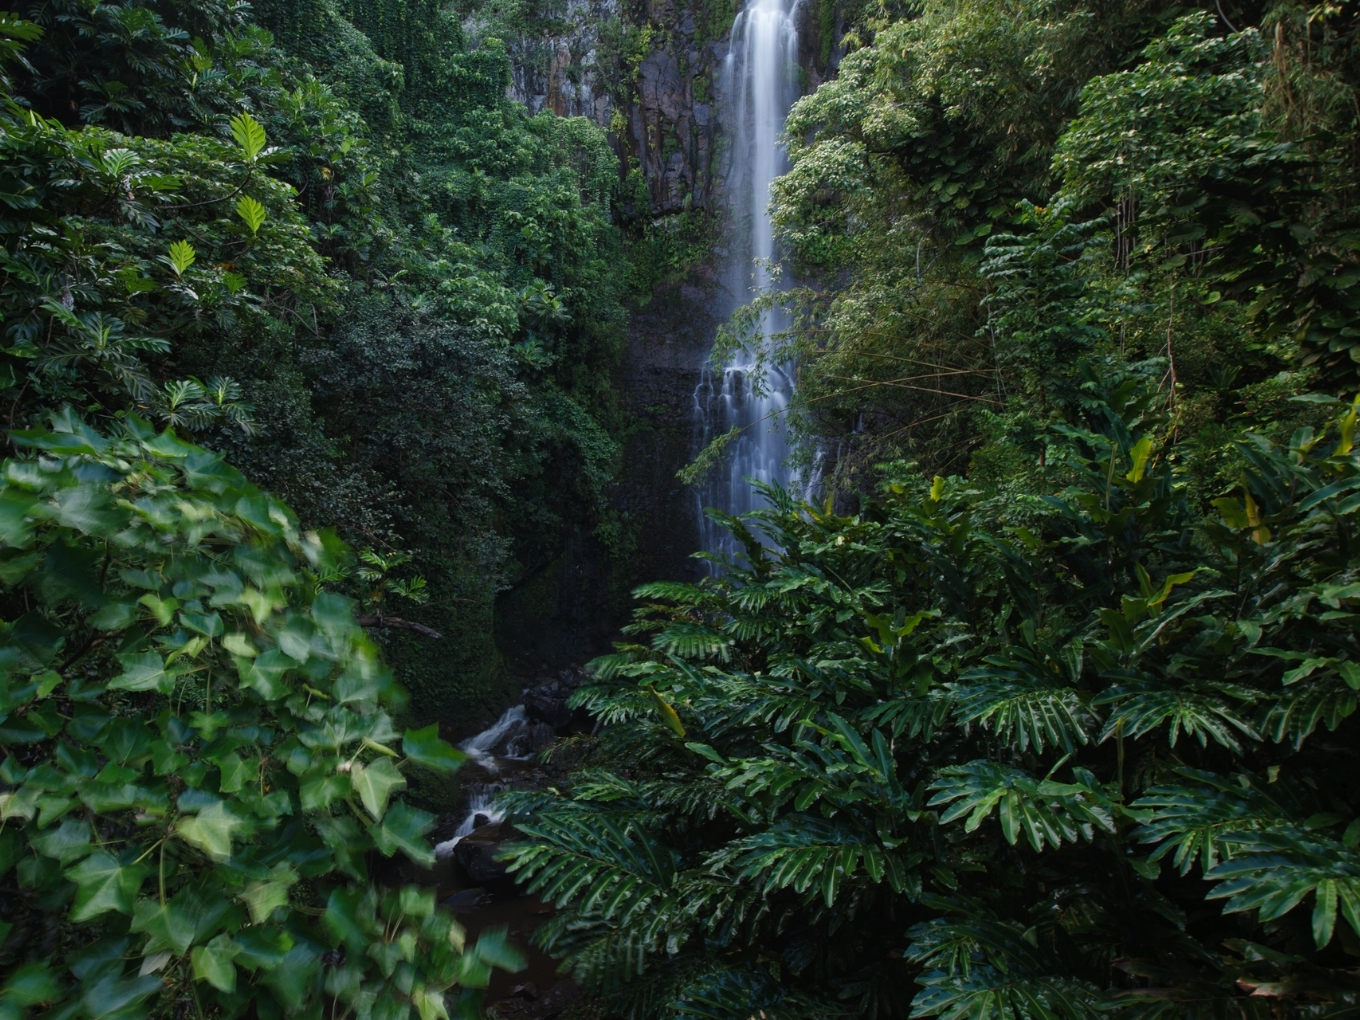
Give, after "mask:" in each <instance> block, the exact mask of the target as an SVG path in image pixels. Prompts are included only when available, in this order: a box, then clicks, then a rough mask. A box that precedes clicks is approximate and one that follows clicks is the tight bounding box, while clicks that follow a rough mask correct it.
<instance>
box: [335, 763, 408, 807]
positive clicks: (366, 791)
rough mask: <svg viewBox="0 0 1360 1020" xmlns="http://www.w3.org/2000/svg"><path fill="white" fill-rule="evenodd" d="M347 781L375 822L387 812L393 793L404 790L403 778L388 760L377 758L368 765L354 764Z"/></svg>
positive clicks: (404, 782) (404, 781) (404, 780)
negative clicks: (388, 802)
mask: <svg viewBox="0 0 1360 1020" xmlns="http://www.w3.org/2000/svg"><path fill="white" fill-rule="evenodd" d="M349 781H350V785H352V786H353V787H354V792H355V793H357V794H358V795H359V799H360V800H361V801H362V802H363V805H364V807H365V808H366V809H367V810H368V813H369V814H370V815H372V816H373V819H374V820H375V821H377V820H380V819H381V818H382V816H383V813H384V812H385V811H386V810H387V801H388V799H389V798H390V797H391V796H392V793H393V791H394V790H402V789H405V788H406V779H405V777H403V776H402V774H401V773H400V772H398V771H397V767H396V766H395V765H394V764H392V760H391V759H390V758H379V759H378V760H377V761H374V762H372V763H370V764H368V765H364V764H363V763H362V762H355V763H354V765H353V766H352V767H351V768H350V772H349Z"/></svg>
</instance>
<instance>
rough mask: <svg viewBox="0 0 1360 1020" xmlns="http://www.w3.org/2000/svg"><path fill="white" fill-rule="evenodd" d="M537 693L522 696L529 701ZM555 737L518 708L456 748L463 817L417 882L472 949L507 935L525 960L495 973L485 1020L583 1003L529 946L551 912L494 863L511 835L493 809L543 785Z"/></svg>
mask: <svg viewBox="0 0 1360 1020" xmlns="http://www.w3.org/2000/svg"><path fill="white" fill-rule="evenodd" d="M534 690H535V689H532V688H531V689H530V690H528V691H526V692H525V694H526V698H525V700H526V701H528V700H531V698H532V694H533V691H534ZM557 734H558V730H557V729H555V728H554V727H553V726H552V725H551V724H549V723H547V722H545V721H543V720H542V719H535V718H534V717H533V716H531V714H530V712H529V711H528V709H526V707H525V705H524V704H519V705H515V706H513V707H511V708H509V709H507V710H506V711H505V712H504V713H503V714H502V715H501V717H500V718H499V719H497V720H496V721H495V722H494V723H492V724H491V725H490V726H488V727H487V728H486V729H485V730H483V731H482V732H481V733H478V734H476V735H475V736H472V737H469V738H468V739H467V740H464V741H462V742H461V743H460V744H459V745H458V746H459V747H460V748H461V749H462V750H463V751H464V752H465V753H466V754H467V755H468V759H469V760H468V761H467V762H465V763H464V765H463V768H462V770H461V772H460V776H461V777H462V778H463V791H464V793H465V796H466V804H465V806H464V808H463V817H462V819H461V820H460V821H459V823H458V825H457V827H456V828H455V829H454V830H453V833H452V835H451V836H449V838H447V839H444V840H442V841H440V842H438V843H436V844H435V848H434V851H435V861H436V863H435V866H434V867H433V868H432V869H430V870H429V871H427V872H424V873H423V874H421V875H420V876H419V879H420V880H421V881H422V882H425V883H428V884H430V885H433V886H435V888H436V889H437V890H438V896H439V901H440V903H441V904H443V905H445V906H447V907H449V908H450V909H452V910H453V911H454V913H455V914H456V915H457V916H458V920H459V922H460V923H461V924H462V925H463V926H464V927H465V928H466V929H467V933H468V939H469V941H471V940H474V939H476V937H477V936H478V935H479V934H481V933H482V932H484V931H489V930H492V929H495V928H505V929H507V931H508V933H509V936H510V941H511V942H512V943H513V944H514V946H515V947H516V948H517V949H518V950H519V952H520V953H521V954H522V955H523V956H524V958H525V960H526V962H527V964H528V966H527V967H526V968H525V969H524V970H522V971H520V972H519V973H518V974H507V973H505V972H504V971H499V970H498V971H495V972H493V974H492V977H491V984H490V986H489V987H488V988H487V990H486V996H485V1000H484V1002H485V1009H486V1013H487V1015H488V1016H492V1017H498V1018H503V1020H549V1018H551V1017H555V1016H557V1015H558V1014H560V1013H561V1012H562V1011H563V1010H564V1009H565V1008H566V1007H567V1006H569V1005H570V1004H571V1003H572V1002H574V1001H575V1000H576V999H577V998H578V997H579V995H580V993H579V990H578V989H577V987H576V984H575V983H574V982H573V981H572V980H571V979H570V978H564V977H562V976H561V975H560V974H558V973H557V966H558V964H557V961H556V960H554V959H553V958H552V957H550V956H548V955H547V954H546V953H543V952H540V951H539V950H538V949H536V948H534V947H533V946H532V945H531V944H530V936H531V935H532V934H533V932H534V930H535V929H536V928H537V927H538V926H539V925H541V924H542V923H543V922H544V921H546V920H547V919H548V918H549V917H551V916H552V915H553V914H554V913H555V910H554V908H553V907H552V905H551V904H547V903H544V902H542V901H541V900H539V899H537V898H536V897H532V896H525V895H523V894H521V893H520V891H519V890H518V889H517V888H516V887H515V884H514V882H513V881H512V880H511V879H510V878H509V877H508V876H506V875H505V873H504V871H503V869H501V867H500V866H499V864H498V863H497V862H496V861H495V854H496V851H497V849H498V848H499V845H500V843H501V842H502V841H503V840H505V839H510V838H513V837H514V833H513V830H509V831H507V828H508V827H507V828H503V827H502V823H503V822H504V818H505V814H504V812H503V811H502V810H500V809H499V808H498V807H497V806H496V803H495V800H496V795H497V794H498V793H501V792H503V791H505V790H513V789H517V788H524V787H533V786H536V785H538V784H540V783H542V782H543V781H544V774H543V771H542V768H541V766H539V765H538V764H537V763H536V762H535V760H534V759H535V757H536V755H537V753H538V752H539V751H541V750H543V748H545V747H546V746H548V745H549V744H551V743H552V741H553V740H554V739H556V737H557ZM444 831H445V832H447V831H448V830H447V828H446V829H445V830H444ZM460 848H461V849H460Z"/></svg>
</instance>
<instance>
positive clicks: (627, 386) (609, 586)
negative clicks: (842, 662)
mask: <svg viewBox="0 0 1360 1020" xmlns="http://www.w3.org/2000/svg"><path fill="white" fill-rule="evenodd" d="M743 2H744V0H565V6H564V7H563V8H562V11H561V14H560V16H558V17H557V18H555V19H545V20H542V21H541V22H538V23H536V25H535V29H534V30H533V31H520V32H517V33H511V32H507V31H506V30H505V26H504V25H503V24H498V23H497V22H496V20H495V18H494V17H492V16H490V15H488V14H487V13H486V12H485V11H484V12H483V13H482V14H478V15H475V16H473V17H472V18H470V19H469V20H468V21H467V22H466V23H465V28H466V30H467V31H468V33H469V36H470V37H471V38H472V39H474V40H475V39H477V38H484V37H487V36H489V35H496V36H497V37H499V38H501V40H502V41H503V42H504V43H505V44H506V47H507V50H508V51H509V52H510V54H511V56H512V58H513V61H514V71H513V83H512V85H511V87H510V95H511V97H512V98H514V99H516V100H518V101H519V102H521V103H523V104H524V105H525V106H526V107H527V108H528V109H529V110H530V111H531V112H533V113H539V112H541V111H543V110H544V109H550V110H552V111H553V112H555V113H557V114H558V115H560V116H580V117H588V118H590V119H591V120H593V121H595V122H596V123H597V124H599V125H600V126H601V127H603V128H605V129H606V130H607V131H608V132H609V135H610V140H611V142H612V144H613V145H614V146H615V148H616V151H618V152H619V154H620V156H621V157H622V163H623V168H624V172H625V174H628V175H629V177H630V179H629V181H628V182H627V184H626V186H625V188H624V196H623V200H622V201H623V206H624V207H623V210H622V211H623V213H624V215H625V216H626V217H628V218H629V219H630V221H631V222H632V223H633V224H641V225H642V229H643V230H644V232H645V231H646V230H648V229H650V230H652V231H654V232H659V231H663V230H666V229H668V228H670V227H677V226H680V225H682V224H683V225H684V229H689V228H690V227H691V226H692V222H693V221H692V218H691V217H686V216H682V215H681V214H684V213H687V212H689V211H696V212H698V213H700V214H701V217H700V218H701V219H706V220H707V224H708V225H709V226H710V227H711V225H712V224H714V223H719V222H721V220H722V219H723V216H724V214H725V212H726V210H727V206H728V196H727V192H726V190H725V182H726V180H727V175H728V170H729V160H728V159H727V156H726V153H727V148H728V147H727V145H726V143H725V138H726V137H727V134H728V132H729V131H730V130H731V127H732V126H731V125H729V124H727V123H726V122H725V117H724V110H725V109H726V105H725V103H724V100H725V98H726V97H725V96H724V94H723V90H724V87H725V83H724V81H723V73H722V72H723V65H724V62H725V60H726V58H727V55H728V40H729V36H730V29H731V25H732V21H733V18H734V16H735V15H736V14H737V12H738V10H739V9H740V7H741V6H742V4H743ZM836 4H837V0H805V2H804V3H803V4H802V5H801V6H800V8H799V11H800V19H801V22H800V27H799V37H800V40H801V43H802V50H803V53H802V61H801V63H802V66H803V74H804V81H805V83H806V87H815V85H816V84H817V83H818V82H819V81H821V80H822V78H823V77H825V76H826V75H827V74H829V73H831V72H832V71H833V70H834V67H835V65H836V63H838V60H839V52H838V51H837V50H836V48H835V47H834V46H831V45H830V44H829V40H830V39H832V38H833V36H834V38H839V34H840V31H841V25H840V21H839V14H838V8H837V5H836ZM703 214H708V215H707V216H704V215H703ZM710 233H711V234H712V235H713V236H717V237H720V236H721V234H720V232H712V231H710ZM705 236H709V235H708V234H706V235H705ZM708 243H709V242H704V243H703V244H698V245H691V246H690V249H689V250H690V251H692V252H696V253H698V255H699V257H698V258H697V259H696V260H695V261H694V262H693V264H689V265H686V266H682V267H676V268H675V269H674V270H673V271H669V272H667V273H664V274H662V277H663V278H661V279H660V280H659V282H658V284H657V287H656V289H655V290H654V292H653V293H652V294H651V295H649V296H648V297H647V298H646V299H645V300H642V301H640V302H639V304H638V307H636V308H635V309H634V310H633V314H632V317H631V322H630V325H629V336H628V349H627V354H626V357H625V359H624V363H623V364H622V365H621V367H620V371H619V374H618V377H617V380H616V387H617V391H618V394H619V397H620V403H621V404H622V405H623V407H624V408H625V409H626V410H627V412H628V415H629V419H630V421H631V422H632V428H631V430H630V434H629V435H628V437H627V438H626V440H625V442H624V449H623V457H622V461H623V463H622V470H621V471H620V473H619V478H618V482H617V485H616V487H615V491H614V494H613V499H612V504H613V505H612V507H611V512H612V513H614V514H616V515H617V519H618V520H619V521H620V522H621V525H622V531H623V533H624V539H625V541H624V542H623V545H624V547H625V550H624V552H623V553H620V551H619V549H618V547H615V548H614V549H612V550H610V549H607V548H606V547H605V546H604V545H603V544H602V543H601V542H600V541H599V539H598V537H597V536H596V535H592V534H590V533H587V532H584V531H583V532H581V533H577V534H574V535H572V536H570V537H569V539H568V540H567V541H566V542H565V543H564V546H563V550H562V554H561V555H560V557H559V558H558V559H556V560H555V561H553V562H552V563H551V564H547V565H545V566H544V568H543V569H542V570H541V571H539V572H536V573H535V574H534V575H533V576H531V577H530V578H527V579H526V581H525V582H524V583H523V584H522V585H521V586H520V587H519V588H517V589H516V590H514V591H511V592H508V593H505V595H503V596H502V598H501V600H500V601H499V603H498V611H497V616H498V619H499V621H500V622H499V623H498V628H499V630H500V633H498V644H499V645H500V647H501V648H502V649H503V650H504V652H505V654H506V657H507V660H508V662H509V664H510V665H511V669H512V671H514V672H516V673H517V674H524V673H525V672H526V671H527V670H532V669H533V668H535V667H537V666H539V665H540V664H546V663H557V664H563V663H567V662H584V661H586V660H588V659H590V658H591V657H593V656H595V655H598V654H600V653H602V652H604V651H607V650H608V649H609V643H610V641H611V640H614V639H615V638H616V635H617V631H618V627H619V625H620V624H622V623H624V622H626V621H627V619H628V614H629V610H630V608H631V605H632V600H631V598H630V595H629V592H630V591H631V589H632V588H633V587H635V586H636V585H638V584H641V583H643V582H646V581H651V580H659V579H672V580H679V579H691V578H694V577H697V576H698V574H699V572H700V567H699V564H697V563H696V561H694V560H693V559H691V558H690V554H691V553H693V552H694V551H695V550H696V549H697V548H698V544H699V511H700V508H699V500H698V497H697V495H696V493H695V492H694V491H693V490H691V489H688V488H686V487H685V486H684V485H682V483H681V482H680V481H679V480H678V479H677V478H676V472H677V471H678V470H679V469H680V468H682V467H683V466H684V465H685V464H687V463H688V462H689V460H690V458H691V457H692V456H693V455H694V453H695V452H696V451H695V448H694V447H695V427H696V421H695V414H694V407H695V404H694V393H695V389H696V387H697V386H698V385H699V382H700V380H701V377H702V374H703V372H704V371H705V364H706V360H707V356H708V353H709V351H710V350H711V348H712V345H713V340H714V336H715V334H716V332H717V329H718V326H719V325H720V324H721V323H722V322H723V321H724V319H725V318H726V316H727V315H728V314H730V312H731V311H732V310H733V308H734V307H735V306H736V305H737V304H739V303H740V302H741V300H742V299H743V297H742V296H741V295H734V294H732V293H729V292H727V291H726V290H725V289H724V287H723V286H722V285H721V282H720V281H721V280H722V279H724V274H723V273H722V272H721V271H720V267H719V265H718V263H720V262H721V260H722V253H723V248H722V246H721V244H720V243H719V244H717V245H715V246H713V247H708V246H707V244H708ZM524 619H534V620H536V621H546V624H545V625H542V626H536V627H535V628H533V632H532V633H526V632H525V629H524V628H523V627H521V626H519V625H518V623H517V621H520V620H524Z"/></svg>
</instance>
